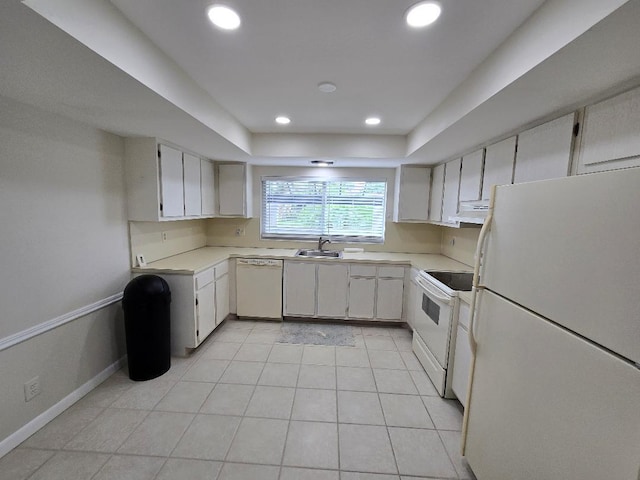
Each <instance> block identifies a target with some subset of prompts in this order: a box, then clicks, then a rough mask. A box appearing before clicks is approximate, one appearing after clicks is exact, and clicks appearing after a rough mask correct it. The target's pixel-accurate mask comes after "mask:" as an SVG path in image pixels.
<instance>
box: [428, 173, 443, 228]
mask: <svg viewBox="0 0 640 480" xmlns="http://www.w3.org/2000/svg"><path fill="white" fill-rule="evenodd" d="M443 191H444V164H442V165H438V166H437V167H435V168H434V169H433V178H432V181H431V192H430V194H429V220H431V221H432V222H439V221H441V220H442V192H443Z"/></svg>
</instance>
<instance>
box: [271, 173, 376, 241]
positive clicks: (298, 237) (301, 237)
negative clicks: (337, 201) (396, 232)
mask: <svg viewBox="0 0 640 480" xmlns="http://www.w3.org/2000/svg"><path fill="white" fill-rule="evenodd" d="M268 181H283V182H287V181H295V182H322V183H325V184H327V183H333V182H335V183H339V182H366V183H383V184H384V196H383V199H382V202H383V203H382V210H383V212H382V219H381V220H382V222H381V224H382V231H381V234H380V236H372V235H331V234H324V233H323V234H320V235H319V234H302V233H300V234H274V233H265V222H264V220H265V215H264V214H265V205H264V202H265V182H268ZM388 197H389V181H388V179H387V178H370V177H316V176H304V175H300V176H297V175H268V176H262V177H261V178H260V239H261V240H274V241H300V242H306V241H313V242H317V240H318V237H320V236H322V237H323V238H326V239H330V240H331V241H332V242H333V243H365V244H383V243H384V241H385V233H386V218H387V207H388V205H387V203H388ZM326 205H327V204H326V203H324V202H323V206H326Z"/></svg>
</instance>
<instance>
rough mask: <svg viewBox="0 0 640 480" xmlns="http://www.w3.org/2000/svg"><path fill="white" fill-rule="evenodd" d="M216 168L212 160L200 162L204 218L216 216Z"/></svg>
mask: <svg viewBox="0 0 640 480" xmlns="http://www.w3.org/2000/svg"><path fill="white" fill-rule="evenodd" d="M215 171H216V167H215V165H214V163H213V162H212V161H210V160H205V159H202V160H201V161H200V189H201V192H202V193H201V200H202V216H206V217H212V216H214V215H215V214H216V195H215V193H216V191H215V184H216V182H215V180H216V174H215Z"/></svg>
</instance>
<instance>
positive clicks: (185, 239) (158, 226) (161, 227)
mask: <svg viewBox="0 0 640 480" xmlns="http://www.w3.org/2000/svg"><path fill="white" fill-rule="evenodd" d="M163 233H164V234H166V235H165V237H166V238H163ZM129 238H130V240H131V265H132V266H136V265H137V261H136V255H138V254H142V255H144V259H145V260H146V262H147V263H149V262H154V261H156V260H160V259H162V258H167V257H170V256H171V255H177V254H178V253H183V252H187V251H189V250H195V249H196V248H200V247H205V246H206V245H207V236H206V220H181V221H175V222H129Z"/></svg>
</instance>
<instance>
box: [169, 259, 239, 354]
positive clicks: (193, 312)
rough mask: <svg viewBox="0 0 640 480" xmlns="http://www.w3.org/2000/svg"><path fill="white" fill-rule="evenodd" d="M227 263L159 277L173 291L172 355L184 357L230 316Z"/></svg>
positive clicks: (171, 308) (226, 261)
mask: <svg viewBox="0 0 640 480" xmlns="http://www.w3.org/2000/svg"><path fill="white" fill-rule="evenodd" d="M228 266H229V262H228V260H225V261H224V262H221V263H219V264H217V265H215V266H213V267H211V268H208V269H206V270H203V271H202V272H198V273H197V274H194V275H190V274H178V273H163V274H160V276H161V277H162V278H164V279H165V281H166V282H167V284H169V289H170V290H171V306H170V314H171V353H172V355H176V356H185V355H188V354H189V351H190V350H191V349H194V348H196V347H197V346H198V345H200V344H201V343H202V342H203V341H204V340H205V339H206V338H207V337H208V336H209V335H210V334H211V332H213V330H214V329H215V328H216V327H217V326H218V325H219V324H220V323H221V322H222V321H223V320H224V319H225V318H226V317H227V315H228V314H229V275H228Z"/></svg>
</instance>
